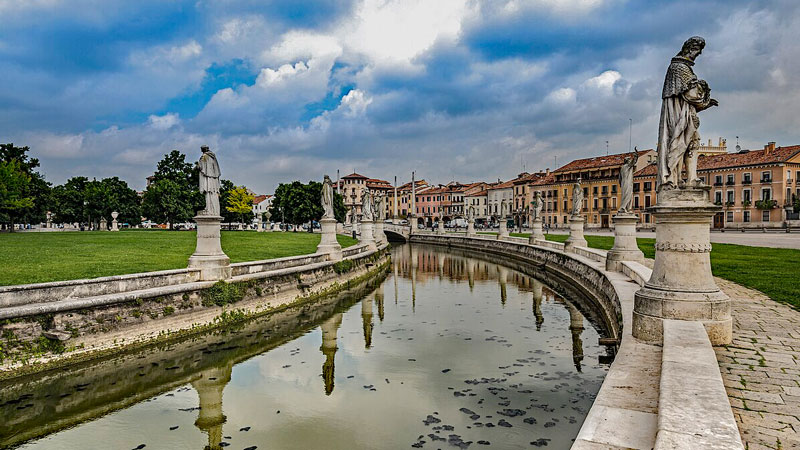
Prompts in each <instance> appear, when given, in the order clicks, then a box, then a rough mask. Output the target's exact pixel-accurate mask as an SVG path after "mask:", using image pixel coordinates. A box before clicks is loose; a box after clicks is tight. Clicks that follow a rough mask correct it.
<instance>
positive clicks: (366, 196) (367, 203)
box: [361, 190, 374, 222]
mask: <svg viewBox="0 0 800 450" xmlns="http://www.w3.org/2000/svg"><path fill="white" fill-rule="evenodd" d="M373 208H374V206H373V204H372V194H371V193H370V192H369V191H366V190H365V191H364V193H363V194H362V198H361V221H362V222H372V221H373V220H374V216H373V211H372V209H373Z"/></svg>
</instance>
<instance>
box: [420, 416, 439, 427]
mask: <svg viewBox="0 0 800 450" xmlns="http://www.w3.org/2000/svg"><path fill="white" fill-rule="evenodd" d="M441 421H442V419H440V418H438V417H434V416H432V415H430V414H428V417H426V418H425V420H423V421H422V423H424V424H425V425H430V424H432V423H439V422H441Z"/></svg>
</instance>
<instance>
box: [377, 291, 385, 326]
mask: <svg viewBox="0 0 800 450" xmlns="http://www.w3.org/2000/svg"><path fill="white" fill-rule="evenodd" d="M375 302H376V303H378V320H380V321H381V322H383V316H384V308H383V283H381V285H380V286H378V288H377V289H375Z"/></svg>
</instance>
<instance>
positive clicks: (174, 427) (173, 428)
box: [169, 425, 178, 431]
mask: <svg viewBox="0 0 800 450" xmlns="http://www.w3.org/2000/svg"><path fill="white" fill-rule="evenodd" d="M177 429H178V425H175V426H171V427H169V431H174V430H177Z"/></svg>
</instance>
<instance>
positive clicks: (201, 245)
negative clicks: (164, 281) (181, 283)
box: [189, 216, 231, 281]
mask: <svg viewBox="0 0 800 450" xmlns="http://www.w3.org/2000/svg"><path fill="white" fill-rule="evenodd" d="M194 221H195V223H196V224H197V248H196V249H195V251H194V254H193V255H192V256H191V257H190V258H189V268H196V269H200V279H201V280H203V281H206V280H225V279H228V278H230V277H231V260H230V258H228V255H226V254H225V252H223V251H222V246H221V245H220V242H219V236H220V222H221V221H222V217H221V216H196V217H195V218H194Z"/></svg>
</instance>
